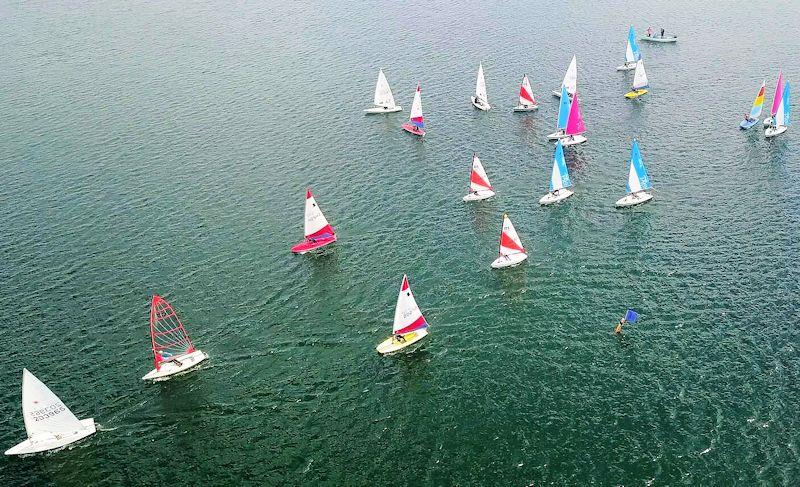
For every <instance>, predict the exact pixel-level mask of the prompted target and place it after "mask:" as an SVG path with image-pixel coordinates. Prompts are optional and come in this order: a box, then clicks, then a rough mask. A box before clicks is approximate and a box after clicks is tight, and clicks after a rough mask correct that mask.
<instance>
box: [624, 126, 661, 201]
mask: <svg viewBox="0 0 800 487" xmlns="http://www.w3.org/2000/svg"><path fill="white" fill-rule="evenodd" d="M626 189H627V191H628V194H627V195H626V196H624V197H622V198H620V199H619V200H617V208H623V207H627V206H634V205H640V204H642V203H646V202H648V201H650V200H651V199H653V195H652V194H651V193H648V192H647V191H648V190H651V189H653V182H652V181H650V177H649V176H648V175H647V170H646V169H645V168H644V161H643V160H642V154H641V153H640V152H639V143H638V142H637V141H636V139H633V147H631V163H630V170H629V171H628V185H627V188H626Z"/></svg>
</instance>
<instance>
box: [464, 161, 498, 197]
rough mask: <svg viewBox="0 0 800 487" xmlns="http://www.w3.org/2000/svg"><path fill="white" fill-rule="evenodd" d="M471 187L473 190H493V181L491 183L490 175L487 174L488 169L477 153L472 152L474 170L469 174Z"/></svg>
mask: <svg viewBox="0 0 800 487" xmlns="http://www.w3.org/2000/svg"><path fill="white" fill-rule="evenodd" d="M469 189H470V190H472V191H493V190H494V188H492V185H491V183H489V176H487V175H486V170H484V169H483V164H481V160H480V159H478V155H477V154H472V171H471V172H470V174H469Z"/></svg>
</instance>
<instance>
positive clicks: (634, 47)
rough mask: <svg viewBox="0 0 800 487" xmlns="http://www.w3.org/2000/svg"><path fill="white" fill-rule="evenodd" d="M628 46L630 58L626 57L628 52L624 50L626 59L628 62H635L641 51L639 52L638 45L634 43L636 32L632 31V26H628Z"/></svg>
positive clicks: (640, 55)
mask: <svg viewBox="0 0 800 487" xmlns="http://www.w3.org/2000/svg"><path fill="white" fill-rule="evenodd" d="M628 46H629V47H630V50H631V52H630V59H628V53H627V52H626V53H625V54H626V56H625V57H626V59H625V60H626V61H628V62H635V61H638V60H639V59H641V58H642V53H640V52H639V45H638V44H636V33H635V32H634V31H633V26H630V28H629V29H628Z"/></svg>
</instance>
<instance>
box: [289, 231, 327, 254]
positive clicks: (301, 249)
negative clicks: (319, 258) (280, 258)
mask: <svg viewBox="0 0 800 487" xmlns="http://www.w3.org/2000/svg"><path fill="white" fill-rule="evenodd" d="M335 241H336V235H334V236H333V237H324V238H316V239H314V240H308V239H307V240H303V241H302V242H300V243H299V244H297V245H295V246H294V247H292V253H294V254H305V253H306V252H310V251H312V250H316V249H320V248H322V247H324V246H326V245H328V244H332V243H333V242H335Z"/></svg>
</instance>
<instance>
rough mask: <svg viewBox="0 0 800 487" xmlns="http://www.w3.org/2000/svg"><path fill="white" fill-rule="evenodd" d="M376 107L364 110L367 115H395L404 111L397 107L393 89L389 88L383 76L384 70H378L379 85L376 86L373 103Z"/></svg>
mask: <svg viewBox="0 0 800 487" xmlns="http://www.w3.org/2000/svg"><path fill="white" fill-rule="evenodd" d="M372 104H373V105H375V106H373V107H372V108H367V109H366V110H364V111H365V112H366V113H367V114H373V113H394V112H401V111H403V107H401V106H399V105H395V103H394V96H393V95H392V89H391V88H389V81H387V80H386V76H385V75H384V74H383V69H379V70H378V83H377V84H376V85H375V98H374V99H373V101H372Z"/></svg>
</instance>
